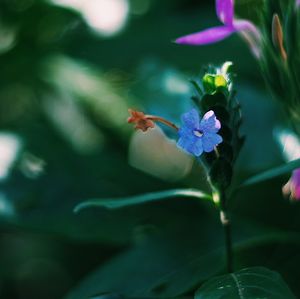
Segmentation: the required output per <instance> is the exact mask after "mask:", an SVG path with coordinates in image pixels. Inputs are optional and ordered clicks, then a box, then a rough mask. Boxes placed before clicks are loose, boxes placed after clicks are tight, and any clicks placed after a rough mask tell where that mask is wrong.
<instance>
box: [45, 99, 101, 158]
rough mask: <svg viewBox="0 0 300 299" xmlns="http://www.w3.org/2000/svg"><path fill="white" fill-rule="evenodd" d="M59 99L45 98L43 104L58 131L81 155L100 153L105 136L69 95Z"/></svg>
mask: <svg viewBox="0 0 300 299" xmlns="http://www.w3.org/2000/svg"><path fill="white" fill-rule="evenodd" d="M56 97H57V96H56ZM58 98H59V100H57V99H55V98H54V96H53V97H50V96H49V97H45V99H44V102H43V107H44V110H45V112H46V114H47V116H48V117H49V119H50V120H51V121H52V123H53V124H54V126H55V127H56V128H57V130H58V131H59V132H60V133H61V134H62V135H63V137H64V138H65V139H66V140H67V141H68V142H70V143H71V145H72V146H73V148H74V149H75V150H77V151H78V152H80V153H81V154H91V153H93V152H97V151H99V150H100V149H101V148H102V146H103V141H104V136H103V135H102V134H101V133H100V132H99V130H98V129H97V128H96V127H95V126H94V125H93V124H92V123H91V122H90V120H89V119H88V117H87V116H86V115H85V114H84V113H83V111H82V110H81V109H80V106H78V105H77V104H76V102H74V101H73V99H72V98H71V97H70V96H69V95H68V94H64V95H62V94H61V95H60V97H58Z"/></svg>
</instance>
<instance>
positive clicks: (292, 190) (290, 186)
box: [282, 168, 300, 200]
mask: <svg viewBox="0 0 300 299" xmlns="http://www.w3.org/2000/svg"><path fill="white" fill-rule="evenodd" d="M282 192H283V194H284V195H286V196H289V198H290V199H291V200H300V168H298V169H296V170H294V171H293V174H292V176H291V178H290V179H289V181H288V182H287V183H286V184H285V185H284V186H283V188H282Z"/></svg>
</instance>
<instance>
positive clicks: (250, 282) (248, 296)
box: [195, 267, 296, 299]
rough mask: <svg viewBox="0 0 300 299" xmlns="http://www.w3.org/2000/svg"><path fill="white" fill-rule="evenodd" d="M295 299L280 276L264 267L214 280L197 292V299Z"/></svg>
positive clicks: (244, 270)
mask: <svg viewBox="0 0 300 299" xmlns="http://www.w3.org/2000/svg"><path fill="white" fill-rule="evenodd" d="M221 298H230V299H254V298H268V299H271V298H272V299H295V298H296V297H295V296H294V295H293V294H292V292H291V291H290V290H289V288H288V286H287V285H286V283H285V282H284V281H283V280H282V278H281V276H280V274H278V273H277V272H274V271H271V270H269V269H267V268H263V267H253V268H246V269H242V270H240V271H238V272H235V273H231V274H227V275H223V276H219V277H216V278H213V279H211V280H209V281H208V282H206V283H205V284H203V285H202V286H201V287H200V288H199V289H198V290H197V292H196V295H195V299H221Z"/></svg>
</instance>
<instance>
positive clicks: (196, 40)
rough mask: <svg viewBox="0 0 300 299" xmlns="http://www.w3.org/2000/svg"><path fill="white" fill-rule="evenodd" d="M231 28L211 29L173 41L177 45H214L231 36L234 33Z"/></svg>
mask: <svg viewBox="0 0 300 299" xmlns="http://www.w3.org/2000/svg"><path fill="white" fill-rule="evenodd" d="M235 31H236V29H234V28H233V27H231V26H219V27H212V28H209V29H206V30H203V31H200V32H196V33H192V34H189V35H186V36H183V37H179V38H177V39H176V40H175V42H176V43H177V44H185V45H193V46H198V45H206V44H211V43H216V42H219V41H221V40H223V39H224V38H226V37H228V36H229V35H231V34H232V33H233V32H235Z"/></svg>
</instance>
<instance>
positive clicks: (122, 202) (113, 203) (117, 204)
mask: <svg viewBox="0 0 300 299" xmlns="http://www.w3.org/2000/svg"><path fill="white" fill-rule="evenodd" d="M180 196H181V197H194V198H198V199H200V198H202V199H207V200H212V198H211V196H210V195H209V194H206V193H204V192H202V191H200V190H197V189H174V190H167V191H161V192H151V193H145V194H142V195H137V196H129V197H124V198H123V199H116V198H103V199H90V200H87V201H84V202H82V203H80V204H78V205H77V206H76V207H75V208H74V212H75V213H78V212H79V211H80V210H82V209H84V208H90V207H103V208H107V209H118V208H123V207H127V206H131V205H139V204H143V203H147V202H152V201H159V200H162V199H168V198H172V197H180Z"/></svg>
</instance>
